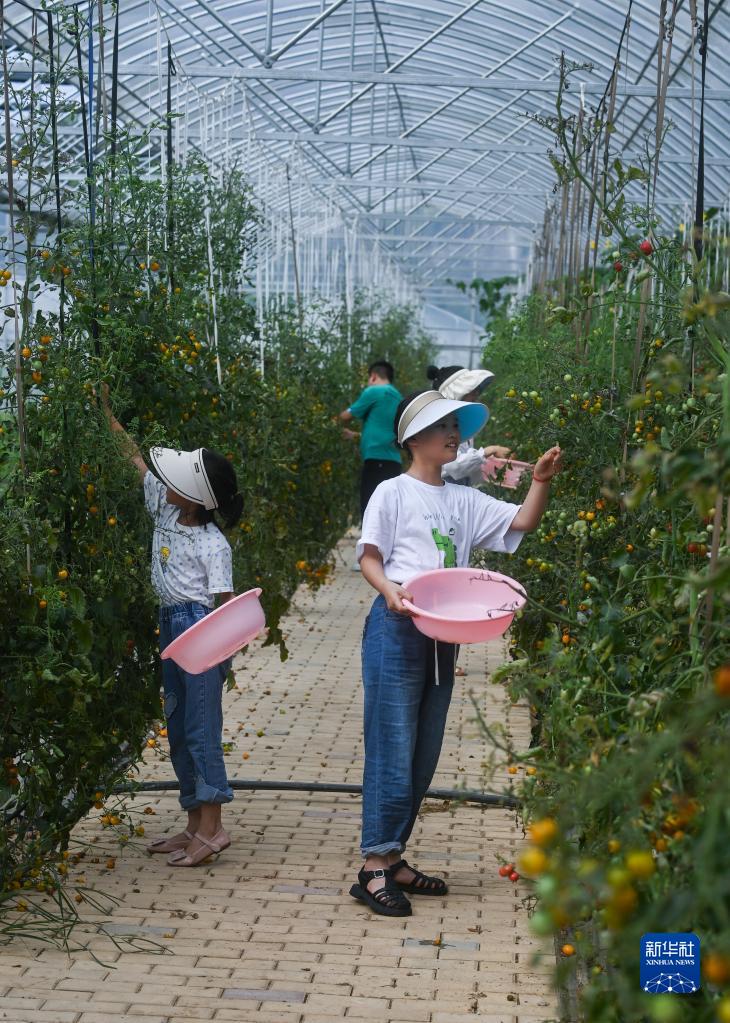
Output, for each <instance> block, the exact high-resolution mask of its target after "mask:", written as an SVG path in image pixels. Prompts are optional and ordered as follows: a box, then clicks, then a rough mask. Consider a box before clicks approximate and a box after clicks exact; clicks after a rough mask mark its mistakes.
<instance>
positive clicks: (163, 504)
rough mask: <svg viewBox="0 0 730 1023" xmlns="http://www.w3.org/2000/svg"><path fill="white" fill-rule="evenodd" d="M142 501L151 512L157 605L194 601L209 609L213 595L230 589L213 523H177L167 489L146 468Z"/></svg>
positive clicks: (228, 558)
mask: <svg viewBox="0 0 730 1023" xmlns="http://www.w3.org/2000/svg"><path fill="white" fill-rule="evenodd" d="M144 503H145V507H146V508H147V511H148V512H149V513H150V515H151V516H152V518H153V520H154V523H155V529H154V533H153V534H152V585H153V586H154V588H155V592H156V593H157V595H158V597H159V598H160V604H162V606H163V607H166V606H169V605H171V604H187V603H188V602H190V601H196V602H197V603H199V604H204V605H205V606H206V607H214V605H215V599H214V597H213V594H215V593H231V592H233V558H232V555H231V547H230V544H229V543H228V541H227V540H226V538H225V537H224V536H223V534H222V533H221V531H220V529H218V527H217V526H216V525H215V523H214V522H209V523H207V524H206V525H205V526H181V525H179V524H178V521H177V520H178V517H179V515H180V509H179V508H178V507H176V506H175V505H174V504H169V503H168V501H167V487H166V486H165V484H164V483H161V482H160V480H158V479H157V477H156V476H153V474H152V473H151V472H148V473H147V474H146V476H145V478H144Z"/></svg>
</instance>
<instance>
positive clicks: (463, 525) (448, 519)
mask: <svg viewBox="0 0 730 1023" xmlns="http://www.w3.org/2000/svg"><path fill="white" fill-rule="evenodd" d="M519 510H520V505H518V504H509V503H508V502H507V501H499V500H497V499H496V498H494V497H489V496H488V495H487V494H484V493H482V491H481V490H474V489H472V488H470V487H461V486H458V485H457V484H455V483H444V484H443V485H442V486H432V485H431V484H430V483H422V482H421V481H420V480H417V479H414V477H413V476H409V475H408V474H407V473H403V474H402V475H400V476H396V477H395V478H394V479H391V480H386V481H385V482H384V483H381V484H380V485H379V486H378V487H377V488H376V490H375V492H374V494H373V496H372V497H371V498H370V501H369V502H368V506H367V508H366V509H365V516H364V519H363V524H362V535H361V537H360V539H359V541H358V544H357V557H358V560H359V559H360V558H361V557H362V555H363V554H364V553H365V545H366V544H372V545H373V546H375V547H377V548H378V550H379V551H380V553H381V555H382V558H383V570H384V572H385V575H386V578H388V579H391V580H393V582H397V583H405V582H408V581H409V580H410V579H412V578H413V577H414V576H416V575H419V574H420V573H421V572H430V571H432V570H434V569H438V568H467V567H468V565H469V556H470V554H471V551H472V548H474V547H486V548H488V549H489V550H492V551H501V552H507V553H509V554H512V553H513V552H514V551H516V550H517V548H518V547H519V545H520V541H521V540H522V537H523V536H524V533H522V532H520V531H519V530H516V529H511V528H510V527H511V525H512V521H513V520H514V517H515V515H516V514H517V512H518V511H519Z"/></svg>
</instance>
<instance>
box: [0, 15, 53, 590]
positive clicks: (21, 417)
mask: <svg viewBox="0 0 730 1023" xmlns="http://www.w3.org/2000/svg"><path fill="white" fill-rule="evenodd" d="M49 18H50V15H49ZM0 22H1V23H2V50H3V101H4V107H5V111H4V112H5V162H6V165H7V173H8V220H9V224H10V249H11V252H12V261H13V270H15V267H16V259H15V180H14V175H13V143H12V133H11V129H10V95H9V92H10V90H9V87H8V83H9V81H10V77H9V75H8V51H7V46H6V42H5V3H4V0H0ZM13 310H14V315H13V343H14V345H15V401H16V405H17V417H18V454H19V457H20V468H21V470H22V472H23V478H24V479H25V473H26V461H25V394H24V389H23V369H22V363H21V361H20V359H21V355H20V331H19V329H18V323H19V311H18V292H17V289H16V287H15V281H13ZM26 558H27V561H28V570H29V572H30V549H28V550H27V551H26Z"/></svg>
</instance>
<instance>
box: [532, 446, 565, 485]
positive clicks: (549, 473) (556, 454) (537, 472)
mask: <svg viewBox="0 0 730 1023" xmlns="http://www.w3.org/2000/svg"><path fill="white" fill-rule="evenodd" d="M562 468H563V452H562V451H561V450H560V447H559V446H558V445H557V444H556V445H555V447H552V448H550V449H549V451H546V452H545V454H544V455H540V457H539V458H538V460H537V462H536V463H535V468H534V470H533V475H534V476H535V477H536V478H537V479H538V480H544V481H546V482H547V480H551V479H552V478H553V476H556V475H557V474H558V473H559V472H560V470H561V469H562Z"/></svg>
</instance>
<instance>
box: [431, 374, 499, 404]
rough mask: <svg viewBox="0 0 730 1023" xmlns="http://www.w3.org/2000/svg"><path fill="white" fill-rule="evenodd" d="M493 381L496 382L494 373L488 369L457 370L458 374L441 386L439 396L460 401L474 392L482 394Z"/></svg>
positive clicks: (452, 375)
mask: <svg viewBox="0 0 730 1023" xmlns="http://www.w3.org/2000/svg"><path fill="white" fill-rule="evenodd" d="M492 380H494V373H491V372H490V371H489V370H488V369H457V371H456V373H452V374H451V376H450V377H447V378H446V379H445V380H444V382H443V383H442V384H441V386H440V387H439V394H442V395H443V396H444V398H451V399H453V400H455V401H460V400H461V399H462V398H463V397H464V396H465V395H467V394H471V393H472V391H476V392H477V394H481V392H482V391H483V390H484V388H485V387H486V386H487V385H488V384H489V383H490V382H491V381H492Z"/></svg>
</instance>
